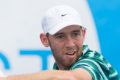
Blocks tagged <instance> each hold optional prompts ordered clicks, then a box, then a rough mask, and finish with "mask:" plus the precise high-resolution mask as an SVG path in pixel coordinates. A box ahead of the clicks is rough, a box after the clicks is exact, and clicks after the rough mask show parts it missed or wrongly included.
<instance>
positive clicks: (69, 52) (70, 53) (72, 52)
mask: <svg viewBox="0 0 120 80" xmlns="http://www.w3.org/2000/svg"><path fill="white" fill-rule="evenodd" d="M75 53H76V51H68V52H67V53H66V55H70V56H72V55H75Z"/></svg>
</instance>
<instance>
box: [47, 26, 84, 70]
mask: <svg viewBox="0 0 120 80" xmlns="http://www.w3.org/2000/svg"><path fill="white" fill-rule="evenodd" d="M84 35H85V30H84V29H83V28H81V27H80V26H78V25H71V26H69V27H65V28H63V29H62V30H60V31H59V32H57V33H56V34H54V35H50V34H49V36H48V41H49V45H50V47H51V49H52V51H53V56H54V58H55V60H56V63H57V65H58V67H59V68H69V67H70V66H71V65H72V64H73V63H74V62H75V61H76V60H77V59H78V58H79V56H80V55H81V54H82V45H83V41H84Z"/></svg>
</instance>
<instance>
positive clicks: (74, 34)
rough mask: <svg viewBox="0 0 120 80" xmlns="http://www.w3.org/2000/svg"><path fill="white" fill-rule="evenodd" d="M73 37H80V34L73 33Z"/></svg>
mask: <svg viewBox="0 0 120 80" xmlns="http://www.w3.org/2000/svg"><path fill="white" fill-rule="evenodd" d="M72 36H74V37H76V36H80V32H73V34H72Z"/></svg>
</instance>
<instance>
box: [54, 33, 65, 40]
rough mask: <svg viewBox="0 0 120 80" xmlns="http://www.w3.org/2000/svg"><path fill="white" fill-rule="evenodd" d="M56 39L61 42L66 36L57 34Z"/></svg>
mask: <svg viewBox="0 0 120 80" xmlns="http://www.w3.org/2000/svg"><path fill="white" fill-rule="evenodd" d="M55 38H56V39H58V40H60V39H64V38H65V36H64V34H56V35H55Z"/></svg>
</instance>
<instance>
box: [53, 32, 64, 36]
mask: <svg viewBox="0 0 120 80" xmlns="http://www.w3.org/2000/svg"><path fill="white" fill-rule="evenodd" d="M63 34H64V33H62V32H61V33H56V34H54V36H58V35H63Z"/></svg>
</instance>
